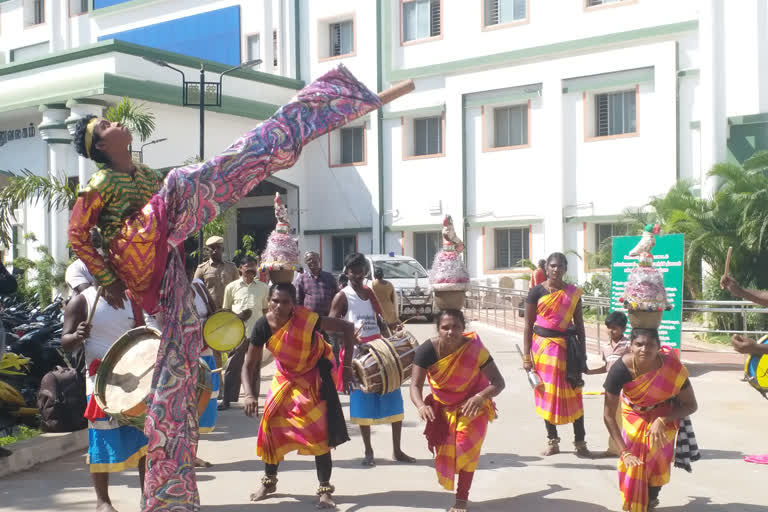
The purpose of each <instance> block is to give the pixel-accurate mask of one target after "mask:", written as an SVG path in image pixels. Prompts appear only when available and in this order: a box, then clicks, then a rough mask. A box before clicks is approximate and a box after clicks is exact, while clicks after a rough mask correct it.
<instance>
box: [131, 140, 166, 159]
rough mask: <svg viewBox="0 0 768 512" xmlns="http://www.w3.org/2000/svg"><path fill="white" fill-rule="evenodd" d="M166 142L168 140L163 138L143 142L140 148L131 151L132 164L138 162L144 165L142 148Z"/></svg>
mask: <svg viewBox="0 0 768 512" xmlns="http://www.w3.org/2000/svg"><path fill="white" fill-rule="evenodd" d="M167 140H168V139H166V138H165V137H163V138H162V139H155V140H151V141H149V142H145V143H144V144H142V145H141V147H140V148H139V150H138V151H131V158H132V159H133V161H134V162H139V163H140V164H143V163H144V148H145V147H147V146H150V145H152V144H157V143H158V142H165V141H167Z"/></svg>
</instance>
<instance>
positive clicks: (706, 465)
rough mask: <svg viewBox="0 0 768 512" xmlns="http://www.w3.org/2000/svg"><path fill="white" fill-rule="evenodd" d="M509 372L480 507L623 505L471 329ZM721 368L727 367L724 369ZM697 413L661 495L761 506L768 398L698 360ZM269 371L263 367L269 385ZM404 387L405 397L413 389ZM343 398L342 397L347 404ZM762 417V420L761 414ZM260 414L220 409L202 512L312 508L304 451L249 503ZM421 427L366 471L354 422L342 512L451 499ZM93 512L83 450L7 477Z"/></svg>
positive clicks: (585, 509)
mask: <svg viewBox="0 0 768 512" xmlns="http://www.w3.org/2000/svg"><path fill="white" fill-rule="evenodd" d="M474 327H475V328H476V329H477V330H478V331H479V332H480V335H481V337H482V338H483V340H484V342H485V343H486V346H487V347H488V348H489V349H490V351H491V352H492V354H493V356H494V358H495V359H496V361H497V363H498V364H499V366H500V367H501V369H502V372H503V373H504V375H505V377H506V379H507V389H506V390H505V392H504V393H503V394H502V395H501V396H500V397H499V399H498V409H499V412H500V418H499V419H498V420H497V421H496V422H494V423H493V424H491V426H490V428H489V434H488V437H487V439H486V442H485V446H484V448H483V455H482V457H481V461H480V466H479V468H478V472H477V475H476V476H475V481H474V484H473V488H472V494H471V499H472V500H473V502H474V510H483V511H489V512H491V511H494V512H495V511H498V512H501V511H504V512H506V511H513V510H520V511H527V512H544V511H561V510H567V511H568V512H605V511H615V510H619V509H620V502H619V496H618V491H617V476H616V469H615V462H614V461H613V460H609V459H602V460H594V461H583V460H580V459H577V458H576V457H575V456H574V455H573V454H572V453H571V450H572V445H571V440H572V436H571V433H570V428H562V429H561V437H562V438H563V442H562V444H561V447H562V448H563V449H564V450H565V451H566V452H569V453H563V454H560V455H557V456H554V457H551V458H546V459H545V458H542V457H540V456H539V455H538V454H539V451H540V450H541V449H542V448H543V446H544V437H545V435H544V426H543V424H542V421H541V420H540V419H539V418H538V416H536V415H535V413H534V411H533V399H532V395H531V392H530V389H529V388H528V387H527V383H526V381H525V379H524V374H523V373H522V371H521V370H520V362H519V358H518V356H517V353H516V352H515V349H514V344H515V343H521V340H520V338H519V335H518V334H514V333H508V332H503V331H499V330H495V329H492V328H488V327H484V326H483V325H481V324H476V325H475V326H474ZM411 329H412V331H413V332H414V334H415V335H416V336H417V337H418V338H419V339H420V340H423V339H425V338H426V337H427V336H429V335H431V334H432V333H433V327H432V326H430V325H425V324H422V325H413V326H412V327H411ZM719 368H723V369H722V370H721V369H719ZM690 370H691V374H692V376H693V377H692V382H693V385H694V388H695V390H696V394H697V397H698V399H699V403H700V408H699V412H698V413H697V415H696V416H695V417H694V425H695V426H696V432H697V435H698V438H699V442H700V445H701V447H702V450H703V455H704V460H702V461H700V462H698V463H697V464H695V466H694V473H693V474H687V473H685V472H683V471H681V470H673V474H672V482H671V484H670V485H669V486H666V487H664V489H663V490H662V494H661V500H662V507H661V508H660V510H663V511H666V512H683V511H685V512H689V511H694V512H698V511H701V512H720V511H728V512H764V511H765V510H768V509H767V508H766V498H765V494H764V491H763V490H762V489H761V488H760V484H764V483H765V482H766V481H768V467H765V466H755V465H751V464H746V463H744V462H742V460H741V458H742V456H743V454H744V453H751V452H752V451H754V450H757V451H763V452H768V432H766V430H765V418H766V415H767V414H768V404H766V402H765V400H764V399H763V398H761V397H760V396H759V395H758V394H757V393H756V392H755V391H753V390H751V389H749V388H748V387H747V385H746V384H744V383H743V382H740V374H739V372H738V370H736V369H735V365H733V364H725V365H722V366H718V365H713V364H711V363H709V362H707V363H704V364H702V363H694V364H691V365H690ZM269 373H270V372H269V371H267V372H265V376H264V378H265V381H264V383H263V384H262V390H266V388H267V386H268V384H267V382H268V379H269V375H268V374H269ZM601 382H602V379H601V376H590V377H588V381H587V390H599V389H600V384H601ZM404 391H406V392H407V390H405V388H404ZM342 402H343V404H344V405H345V408H346V405H347V400H346V398H343V399H342ZM601 407H602V399H601V398H599V397H588V398H586V399H585V408H586V418H587V441H588V443H589V445H590V447H591V448H592V449H594V450H603V449H604V448H605V447H606V442H607V433H606V432H605V428H604V427H603V425H602V420H601ZM761 419H762V421H761ZM257 426H258V425H257V421H256V420H254V419H248V418H245V416H244V415H243V414H242V412H241V411H240V410H239V409H234V410H230V411H228V412H226V413H224V414H222V415H221V416H220V421H219V426H218V428H217V430H216V432H215V433H213V434H210V435H207V436H204V437H203V440H202V441H201V443H200V455H201V456H202V457H204V458H206V459H208V460H210V461H211V462H213V463H214V464H215V466H214V467H212V468H210V469H208V470H205V471H202V472H201V473H200V474H199V476H198V479H199V485H200V495H201V498H202V503H203V505H204V510H211V511H219V512H235V511H243V510H254V511H256V510H270V511H276V512H294V511H296V512H298V511H307V510H312V503H313V502H314V499H315V498H314V496H313V494H314V491H315V489H316V486H317V481H316V477H315V470H314V461H313V460H312V459H311V458H309V457H299V456H296V455H292V456H289V458H288V459H287V460H286V461H285V462H284V463H283V464H282V465H281V473H280V483H279V487H278V490H279V492H280V494H278V495H276V496H275V497H273V498H271V499H270V500H268V501H265V502H262V503H259V504H250V503H248V496H249V493H250V492H251V491H252V490H254V489H255V488H256V486H257V485H258V480H259V478H260V477H261V472H262V470H263V466H262V464H261V462H260V461H258V460H256V452H255V443H256V430H257ZM422 430H423V426H422V425H421V424H420V423H419V422H418V420H417V415H416V411H415V409H414V408H413V406H411V404H410V402H409V401H408V400H406V421H405V429H404V432H403V437H404V447H405V450H406V451H407V452H408V453H409V454H411V455H413V456H414V457H416V458H417V459H418V461H417V463H416V464H413V465H403V464H396V463H394V462H391V461H390V460H389V456H390V453H391V444H390V434H389V429H388V428H387V427H375V428H374V436H373V439H374V448H375V449H376V450H377V451H376V455H377V458H378V467H376V468H373V469H363V468H362V467H361V466H360V457H361V455H362V442H361V440H360V437H359V433H358V432H357V431H356V430H355V427H352V428H350V433H351V435H352V441H351V442H349V443H346V444H345V445H343V446H341V447H339V448H338V449H337V450H335V451H334V452H333V458H334V461H335V462H334V466H335V467H334V477H333V483H334V484H335V485H336V488H337V494H336V499H337V501H338V503H339V509H340V510H343V511H359V510H365V511H371V512H375V511H378V512H381V511H393V510H406V511H412V512H419V511H438V510H445V508H446V507H447V506H448V505H450V504H451V503H452V496H451V495H450V493H448V492H446V491H443V490H442V489H441V488H440V487H439V486H438V484H437V481H436V478H435V474H434V470H433V469H432V467H431V457H430V454H429V452H428V451H427V448H426V443H425V441H424V437H423V436H422ZM137 480H138V479H137V476H136V473H135V472H132V473H124V474H119V475H116V476H115V477H114V478H113V481H112V488H111V493H112V496H113V500H114V502H115V504H116V506H117V508H118V509H119V510H121V511H133V510H138V496H139V490H138V485H137V484H138V482H137ZM92 509H93V491H92V490H91V487H90V479H89V477H88V473H87V468H86V466H85V464H84V456H83V455H81V454H77V455H72V456H69V457H65V458H63V459H60V460H58V461H55V462H53V463H50V464H48V465H46V466H45V467H41V468H37V469H34V470H32V471H28V472H25V473H21V474H18V475H14V476H12V477H9V478H6V479H4V480H3V481H2V482H0V511H14V512H15V511H28V510H46V511H52V510H56V511H61V512H64V511H75V510H77V511H79V510H92Z"/></svg>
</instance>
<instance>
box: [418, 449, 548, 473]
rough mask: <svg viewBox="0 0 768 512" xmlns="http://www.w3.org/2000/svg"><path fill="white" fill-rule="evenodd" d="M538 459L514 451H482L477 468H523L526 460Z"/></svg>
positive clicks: (533, 460)
mask: <svg viewBox="0 0 768 512" xmlns="http://www.w3.org/2000/svg"><path fill="white" fill-rule="evenodd" d="M539 460H541V457H536V456H526V455H517V454H515V453H483V454H481V455H480V461H479V462H478V463H477V469H498V468H523V467H526V466H527V465H528V464H526V463H527V462H536V461H539ZM430 465H431V461H430Z"/></svg>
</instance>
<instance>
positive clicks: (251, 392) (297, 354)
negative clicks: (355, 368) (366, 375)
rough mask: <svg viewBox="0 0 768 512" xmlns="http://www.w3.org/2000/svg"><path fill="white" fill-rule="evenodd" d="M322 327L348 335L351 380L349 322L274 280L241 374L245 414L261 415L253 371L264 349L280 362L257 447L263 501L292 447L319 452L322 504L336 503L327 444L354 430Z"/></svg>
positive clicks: (256, 496) (274, 487) (334, 443)
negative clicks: (301, 301) (320, 311)
mask: <svg viewBox="0 0 768 512" xmlns="http://www.w3.org/2000/svg"><path fill="white" fill-rule="evenodd" d="M320 331H326V332H329V331H330V332H341V333H343V334H344V345H345V346H346V347H347V348H348V350H347V359H346V360H345V361H344V364H345V372H344V381H345V382H349V378H350V375H351V374H350V371H349V370H348V368H349V365H350V362H351V359H352V357H351V354H352V345H353V339H354V330H353V326H352V324H350V323H349V322H345V321H343V320H339V319H337V318H329V317H321V316H318V315H317V313H314V312H312V311H310V310H309V309H307V308H305V307H304V306H297V305H296V289H295V288H294V287H293V285H292V284H290V283H278V284H274V285H272V288H270V291H269V311H268V312H267V314H266V316H263V317H261V318H259V320H258V321H257V322H256V325H255V326H254V328H253V334H252V335H251V342H250V345H249V347H248V352H247V353H246V356H245V364H244V365H243V373H242V380H243V386H244V387H245V393H246V395H245V414H246V415H247V416H253V415H254V414H258V409H259V405H258V396H259V387H260V386H259V384H260V382H259V379H258V378H253V375H254V372H255V370H256V369H257V368H259V367H260V365H261V360H262V356H263V353H264V347H266V348H267V350H269V351H270V352H272V353H273V354H274V356H275V361H276V365H277V368H276V370H275V376H274V378H273V379H272V386H271V388H270V390H269V394H268V395H267V399H266V401H265V403H264V414H263V416H262V418H261V423H260V424H259V434H258V437H257V439H256V453H257V454H258V455H259V457H261V458H262V460H263V461H264V464H265V469H264V477H263V478H262V479H261V487H260V488H259V489H258V490H257V491H256V492H255V493H253V494H252V495H251V501H259V500H263V499H264V498H266V497H267V495H269V494H272V493H274V492H275V491H276V490H277V468H278V464H279V463H280V461H282V460H283V458H284V457H285V455H286V454H287V453H289V452H292V451H294V450H298V452H299V453H300V454H302V455H314V456H315V464H316V466H317V476H318V480H319V481H320V486H319V487H318V489H317V495H318V497H319V502H318V507H319V508H334V507H335V504H334V502H333V499H332V498H331V495H332V494H333V491H334V487H333V486H332V485H331V469H332V462H331V452H330V449H331V448H333V447H336V446H338V445H340V444H341V443H344V442H346V441H349V436H348V434H347V427H346V423H345V422H344V414H343V412H342V410H341V403H340V402H339V395H338V394H337V392H336V389H335V386H334V383H333V377H332V375H331V369H332V366H333V363H332V361H333V354H332V352H331V346H330V345H329V344H328V343H327V342H326V341H325V340H324V339H323V337H322V335H321V334H320Z"/></svg>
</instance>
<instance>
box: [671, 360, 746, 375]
mask: <svg viewBox="0 0 768 512" xmlns="http://www.w3.org/2000/svg"><path fill="white" fill-rule="evenodd" d="M685 367H686V368H688V373H689V374H690V376H691V377H701V376H702V375H706V374H707V373H710V372H735V371H742V372H743V371H744V365H743V364H735V363H718V364H706V363H703V364H697V363H688V364H686V365H685Z"/></svg>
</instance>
